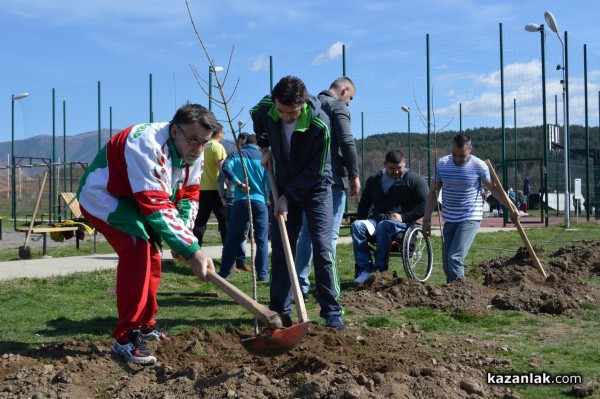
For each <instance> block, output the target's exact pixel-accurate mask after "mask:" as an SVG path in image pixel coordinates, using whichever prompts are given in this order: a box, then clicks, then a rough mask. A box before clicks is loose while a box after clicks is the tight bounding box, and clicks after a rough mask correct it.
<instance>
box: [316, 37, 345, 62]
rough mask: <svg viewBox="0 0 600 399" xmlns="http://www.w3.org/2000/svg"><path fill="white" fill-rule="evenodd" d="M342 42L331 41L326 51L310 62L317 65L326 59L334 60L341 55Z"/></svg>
mask: <svg viewBox="0 0 600 399" xmlns="http://www.w3.org/2000/svg"><path fill="white" fill-rule="evenodd" d="M343 46H344V43H342V42H335V43H333V44H332V45H331V46H330V47H329V48H328V49H327V51H326V52H324V53H321V54H319V55H317V56H316V57H315V58H314V59H313V60H312V62H311V65H319V64H322V63H324V62H327V61H331V60H335V59H336V58H340V57H341V56H342V52H343Z"/></svg>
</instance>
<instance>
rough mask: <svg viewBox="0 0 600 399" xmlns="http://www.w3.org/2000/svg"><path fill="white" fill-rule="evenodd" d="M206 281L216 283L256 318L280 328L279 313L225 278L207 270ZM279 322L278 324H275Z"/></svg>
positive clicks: (273, 327) (270, 325) (272, 326)
mask: <svg viewBox="0 0 600 399" xmlns="http://www.w3.org/2000/svg"><path fill="white" fill-rule="evenodd" d="M207 276H208V281H210V282H211V283H213V284H214V285H216V286H217V287H218V288H219V289H221V290H222V291H223V292H224V293H226V294H227V295H228V296H229V297H231V298H232V299H233V300H234V301H236V302H237V303H238V304H240V305H241V306H242V307H243V308H245V309H246V310H248V311H249V312H250V313H252V314H253V315H254V316H256V318H257V319H258V320H260V321H262V322H263V323H264V324H265V325H267V326H269V327H271V328H272V329H275V328H281V325H280V324H281V319H280V317H279V314H278V313H277V312H275V311H273V310H271V309H269V308H267V307H266V306H264V305H261V304H260V303H258V302H256V301H255V300H254V299H252V298H250V297H249V296H248V295H246V293H245V292H244V291H241V290H240V289H239V288H237V287H236V286H235V285H233V284H231V283H230V282H229V281H227V280H225V279H224V278H223V277H221V276H219V275H218V274H217V273H215V272H214V271H212V270H208V271H207ZM277 323H279V324H277Z"/></svg>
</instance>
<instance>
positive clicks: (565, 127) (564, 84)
mask: <svg viewBox="0 0 600 399" xmlns="http://www.w3.org/2000/svg"><path fill="white" fill-rule="evenodd" d="M544 18H545V19H546V23H547V24H548V26H549V27H550V30H552V32H554V33H556V37H558V40H559V41H560V44H561V46H562V67H561V66H560V65H559V66H558V67H557V69H562V73H563V78H562V80H561V84H562V87H563V92H562V97H563V137H564V139H563V146H564V152H565V154H564V155H565V159H564V161H565V228H566V229H568V228H569V227H570V224H571V218H570V212H571V209H570V203H569V200H570V198H569V126H568V125H569V123H568V121H567V80H566V74H567V62H566V59H565V42H564V41H563V39H562V38H561V37H560V34H559V33H558V24H557V23H556V19H555V18H554V15H552V13H551V12H550V11H546V12H545V13H544Z"/></svg>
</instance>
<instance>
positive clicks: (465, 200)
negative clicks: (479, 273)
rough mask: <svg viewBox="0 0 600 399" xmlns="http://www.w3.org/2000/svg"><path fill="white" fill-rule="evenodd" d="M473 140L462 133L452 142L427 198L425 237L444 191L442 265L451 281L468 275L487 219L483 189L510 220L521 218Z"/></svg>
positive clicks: (424, 222) (438, 168)
mask: <svg viewBox="0 0 600 399" xmlns="http://www.w3.org/2000/svg"><path fill="white" fill-rule="evenodd" d="M472 149H473V146H472V144H471V137H469V135H467V134H464V133H461V134H458V135H456V136H454V139H453V140H452V154H451V155H446V156H444V157H442V158H440V159H439V160H438V161H437V163H436V168H435V180H434V181H433V183H432V184H431V189H430V190H429V194H428V195H427V205H426V206H425V216H423V234H424V235H425V236H429V235H430V234H431V214H432V213H433V210H434V209H435V207H436V205H437V201H438V194H439V192H440V190H442V187H443V191H442V216H443V218H444V230H443V239H444V245H443V248H442V262H443V265H444V273H445V274H446V279H447V281H448V282H451V281H454V280H457V279H459V278H461V277H463V276H464V274H465V270H464V269H465V258H466V257H467V253H468V252H469V248H470V247H471V244H472V243H473V239H474V238H475V235H476V234H477V230H479V225H480V223H481V219H482V218H483V201H482V200H481V192H482V190H483V188H484V187H485V188H487V189H488V190H490V192H491V194H492V195H493V196H494V197H496V198H497V199H498V200H499V201H500V202H501V203H502V204H503V205H504V206H505V207H506V209H508V210H509V212H510V219H511V220H512V221H515V220H517V219H518V218H519V215H518V213H517V212H513V211H512V208H511V206H510V204H509V203H506V202H505V200H504V198H505V197H504V196H503V195H502V193H501V191H500V188H498V187H496V186H495V185H494V183H493V182H492V179H491V176H490V170H489V168H488V167H487V165H486V164H485V162H484V161H482V160H481V159H479V158H477V157H476V156H474V155H471V150H472Z"/></svg>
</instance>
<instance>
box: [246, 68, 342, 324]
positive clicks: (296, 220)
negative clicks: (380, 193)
mask: <svg viewBox="0 0 600 399" xmlns="http://www.w3.org/2000/svg"><path fill="white" fill-rule="evenodd" d="M250 115H251V116H252V122H253V123H254V131H255V132H256V134H257V137H258V145H259V146H260V148H261V150H262V154H263V155H262V160H261V163H262V165H263V166H264V167H265V169H267V170H269V169H270V168H273V170H274V172H275V180H276V184H277V189H278V190H277V191H278V194H279V198H273V215H274V216H275V218H277V215H281V216H283V218H284V219H285V220H286V226H285V228H286V230H287V234H288V237H289V240H290V245H291V248H292V255H295V243H296V242H297V240H298V233H299V232H300V228H301V227H302V214H303V213H305V214H306V218H307V220H308V226H309V228H310V232H311V238H312V245H313V258H314V262H315V282H316V293H317V294H316V295H317V300H318V302H319V304H320V305H321V311H320V315H321V317H323V318H324V319H325V320H326V322H325V325H326V326H327V327H331V328H335V329H337V330H345V329H346V326H345V325H344V322H343V321H342V306H341V304H340V302H339V295H340V292H339V277H338V275H337V269H336V266H335V259H334V258H333V248H332V247H331V230H332V224H333V210H332V203H333V201H332V199H331V183H332V178H331V152H330V148H329V138H330V136H329V118H328V117H327V114H325V113H324V112H323V110H321V107H320V105H319V101H318V100H317V99H316V98H315V97H312V96H309V94H308V92H307V90H306V86H305V85H304V82H302V80H300V79H299V78H297V77H295V76H286V77H284V78H282V79H281V80H280V81H279V82H278V83H277V84H276V85H275V87H274V88H273V91H272V92H271V95H268V96H265V97H264V98H263V99H262V100H261V101H260V102H259V103H258V104H257V105H256V106H254V107H253V108H252V109H251V110H250ZM269 148H270V150H269ZM271 227H272V231H271V251H272V252H271V291H270V294H271V301H270V303H269V308H270V309H271V310H274V311H276V312H277V313H279V314H280V315H281V316H282V322H283V323H284V325H291V323H292V320H291V312H292V290H291V283H290V276H289V274H288V269H287V264H286V259H285V253H284V247H283V240H282V235H281V231H280V228H279V223H276V222H275V223H273V224H272V226H271Z"/></svg>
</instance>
